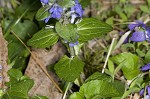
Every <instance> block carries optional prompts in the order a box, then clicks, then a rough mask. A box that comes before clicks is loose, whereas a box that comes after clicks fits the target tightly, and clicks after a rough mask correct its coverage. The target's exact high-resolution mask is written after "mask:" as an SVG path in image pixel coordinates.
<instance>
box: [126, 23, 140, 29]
mask: <svg viewBox="0 0 150 99" xmlns="http://www.w3.org/2000/svg"><path fill="white" fill-rule="evenodd" d="M137 26H139V24H129V25H128V28H129V29H130V30H131V31H132V30H134V29H135V27H137Z"/></svg>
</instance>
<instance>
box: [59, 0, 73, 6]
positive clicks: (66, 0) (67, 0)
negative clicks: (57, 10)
mask: <svg viewBox="0 0 150 99" xmlns="http://www.w3.org/2000/svg"><path fill="white" fill-rule="evenodd" d="M57 3H58V4H59V5H60V6H61V7H64V8H70V7H72V6H74V5H75V2H74V1H73V0H58V2H57Z"/></svg>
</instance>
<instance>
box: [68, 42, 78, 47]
mask: <svg viewBox="0 0 150 99" xmlns="http://www.w3.org/2000/svg"><path fill="white" fill-rule="evenodd" d="M75 45H78V42H75V43H69V46H70V47H73V46H75Z"/></svg>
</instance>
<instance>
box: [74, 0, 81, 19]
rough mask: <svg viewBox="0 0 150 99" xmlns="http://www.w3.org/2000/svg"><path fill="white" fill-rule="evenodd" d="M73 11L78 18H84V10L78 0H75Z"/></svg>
mask: <svg viewBox="0 0 150 99" xmlns="http://www.w3.org/2000/svg"><path fill="white" fill-rule="evenodd" d="M71 11H72V12H74V13H76V15H77V16H78V17H82V16H83V9H82V6H81V4H79V3H78V0H75V6H73V7H71Z"/></svg>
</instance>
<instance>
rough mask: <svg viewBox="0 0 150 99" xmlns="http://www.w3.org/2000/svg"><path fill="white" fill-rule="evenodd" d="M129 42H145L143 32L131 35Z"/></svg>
mask: <svg viewBox="0 0 150 99" xmlns="http://www.w3.org/2000/svg"><path fill="white" fill-rule="evenodd" d="M130 40H131V41H134V42H142V41H144V40H146V37H145V33H144V31H136V32H134V33H133V34H132V36H131V37H130Z"/></svg>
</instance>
